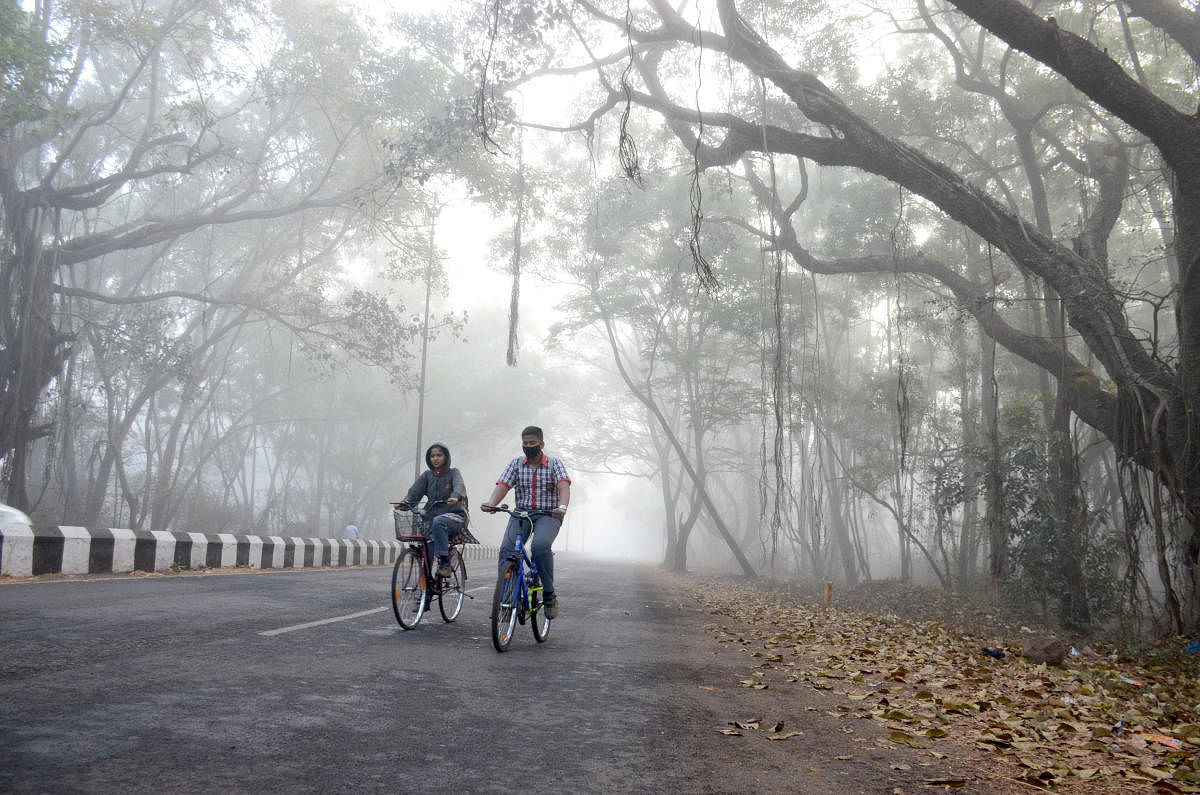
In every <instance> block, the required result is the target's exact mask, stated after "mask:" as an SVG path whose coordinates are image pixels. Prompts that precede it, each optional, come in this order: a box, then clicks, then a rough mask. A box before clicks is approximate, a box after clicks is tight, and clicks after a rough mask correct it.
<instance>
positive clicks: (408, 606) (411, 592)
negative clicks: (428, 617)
mask: <svg viewBox="0 0 1200 795" xmlns="http://www.w3.org/2000/svg"><path fill="white" fill-rule="evenodd" d="M423 568H424V567H423V566H422V560H421V555H420V554H419V553H417V551H416V550H414V549H412V548H409V549H406V550H404V552H402V553H400V557H399V558H397V560H396V567H395V568H393V569H392V612H393V613H395V614H396V621H398V622H399V623H400V626H402V627H404V628H405V629H412V628H413V627H415V626H416V625H417V624H418V623H420V621H421V615H422V614H423V613H424V612H425V591H426V582H425V572H424V571H423Z"/></svg>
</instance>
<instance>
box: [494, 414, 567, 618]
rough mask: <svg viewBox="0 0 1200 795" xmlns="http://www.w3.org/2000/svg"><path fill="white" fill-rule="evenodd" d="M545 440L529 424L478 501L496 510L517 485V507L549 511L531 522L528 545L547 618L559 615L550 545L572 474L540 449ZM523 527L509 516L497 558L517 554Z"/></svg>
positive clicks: (560, 462) (559, 523) (565, 499)
mask: <svg viewBox="0 0 1200 795" xmlns="http://www.w3.org/2000/svg"><path fill="white" fill-rule="evenodd" d="M544 444H545V442H544V440H543V437H542V429H541V428H539V427H537V426H536V425H530V426H529V427H527V428H525V430H523V431H521V452H522V453H523V455H520V456H518V457H516V458H514V459H513V460H511V461H509V462H508V466H507V467H505V468H504V472H503V473H501V475H500V479H499V480H497V481H496V487H495V488H494V489H492V496H491V497H489V498H488V500H487V502H484V503H481V504H480V505H479V509H480V510H481V511H483V512H484V513H495V512H496V507H495V506H496V505H497V504H499V502H500V500H502V499H504V495H505V494H508V491H509V489H516V495H517V508H519V509H521V510H523V511H551V515H550V516H539V517H538V518H537V520H536V522H535V523H534V526H533V546H532V547H531V548H530V553H531V556H532V557H533V562H534V563H535V564H537V568H538V573H539V575H540V577H541V580H542V603H543V604H544V605H545V607H546V615H547V617H549V618H555V617H557V616H558V597H557V596H555V593H554V557H553V554H552V553H551V551H550V545H551V544H553V543H554V539H555V538H557V537H558V531H559V529H560V528H561V527H562V521H563V517H564V516H566V515H567V505H568V504H569V503H570V502H571V478H570V477H569V476H568V475H567V468H566V467H565V466H563V462H562V461H560V460H558V459H557V458H551V457H549V456H547V455H546V454H545V453H544V452H542V447H543V445H544ZM524 527H525V523H524V521H523V520H521V519H519V518H518V517H515V516H513V517H510V518H509V520H508V528H507V529H506V530H505V531H504V540H503V541H502V542H501V544H500V562H501V564H503V563H504V561H505V560H507V559H508V558H509V556H511V555H514V554H516V548H517V533H519V532H521V530H522V528H524Z"/></svg>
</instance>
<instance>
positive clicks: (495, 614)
mask: <svg viewBox="0 0 1200 795" xmlns="http://www.w3.org/2000/svg"><path fill="white" fill-rule="evenodd" d="M496 510H497V511H499V512H502V513H507V514H509V515H510V516H512V517H514V518H516V519H519V520H521V521H524V522H525V524H526V526H527V528H528V533H520V532H518V533H516V534H515V536H516V538H515V539H514V540H515V543H514V545H513V551H512V552H511V553H510V554H509V555H508V556H507V557H505V558H504V559H503V560H501V561H500V572H499V576H498V579H497V581H496V592H495V594H494V596H493V599H492V644H493V645H494V646H495V647H496V651H500V652H502V651H504V650H505V649H507V648H508V644H509V643H510V642H511V641H512V635H513V629H514V628H515V626H516V624H517V623H518V622H519V623H521V624H525V623H526V620H527V619H532V620H531V621H530V623H531V624H532V627H533V636H534V638H535V639H536V640H537V642H538V643H544V642H545V641H546V638H547V636H548V635H549V632H550V620H549V618H548V617H547V616H548V613H546V612H545V606H544V603H543V601H542V598H541V594H542V591H543V586H542V583H541V578H540V572H539V571H538V566H537V564H536V563H535V562H534V561H533V558H532V557H531V556H530V554H529V546H530V545H531V544H532V543H533V537H534V520H535V519H537V518H538V517H540V516H549V515H551V514H550V512H549V511H521V510H512V509H510V508H509V507H508V506H507V505H498V506H496ZM510 578H515V580H510ZM510 589H511V590H510ZM538 613H541V615H538Z"/></svg>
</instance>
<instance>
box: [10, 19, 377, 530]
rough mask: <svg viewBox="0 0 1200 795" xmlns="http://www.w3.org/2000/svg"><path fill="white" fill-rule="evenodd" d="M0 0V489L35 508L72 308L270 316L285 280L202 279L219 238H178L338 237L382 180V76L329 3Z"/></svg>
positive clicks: (69, 348) (72, 328)
mask: <svg viewBox="0 0 1200 795" xmlns="http://www.w3.org/2000/svg"><path fill="white" fill-rule="evenodd" d="M2 5H3V11H2V13H0V23H2V24H3V29H2V30H0V40H3V41H4V42H5V43H6V47H5V48H6V50H7V52H6V59H5V60H4V61H3V62H0V68H3V82H2V83H0V92H2V93H0V221H2V226H0V243H2V246H0V459H2V460H3V463H4V473H3V478H2V480H3V481H4V483H5V486H6V489H5V499H6V500H7V501H8V502H11V503H13V504H16V505H19V506H22V507H28V505H29V501H28V497H27V474H26V473H27V469H28V466H27V460H28V458H27V457H28V455H29V453H30V450H31V449H32V446H33V444H34V442H36V441H37V440H39V439H41V438H45V437H48V436H49V435H50V434H51V433H52V432H53V430H54V423H53V422H52V421H49V420H48V419H47V418H46V417H45V416H44V415H43V414H41V413H40V411H41V409H42V407H43V401H44V397H45V396H46V395H47V393H48V392H49V391H52V390H53V384H54V382H55V379H57V378H58V377H59V374H60V371H61V370H62V365H63V363H64V362H65V361H67V360H68V359H69V358H70V357H71V356H72V354H73V352H75V351H77V350H78V349H79V347H80V346H81V340H80V339H79V338H78V336H77V334H76V333H75V332H76V330H77V329H78V327H79V326H78V325H77V324H76V321H75V320H74V319H73V315H74V314H75V312H76V310H78V309H79V308H80V304H79V303H78V302H80V301H87V302H93V303H96V302H99V303H101V304H102V303H104V302H110V303H111V304H112V305H113V306H117V305H125V306H128V307H129V312H130V313H132V314H136V313H138V312H144V311H146V308H147V307H148V306H152V307H158V308H161V307H162V306H163V305H164V304H166V303H169V302H171V301H176V302H190V303H192V304H193V305H203V304H205V303H211V304H213V305H215V306H230V305H236V306H239V307H241V308H242V309H244V310H246V311H249V312H251V313H257V314H259V315H261V314H272V313H277V312H278V310H279V309H280V306H279V302H278V300H277V295H278V293H277V292H274V293H273V292H269V291H265V288H266V287H267V286H268V285H265V284H263V283H261V281H255V280H249V279H239V278H238V277H237V274H236V273H235V274H233V275H232V276H230V275H229V274H227V273H226V274H225V276H226V278H220V274H221V272H222V268H221V267H220V266H219V265H218V266H217V267H216V268H215V269H213V270H212V271H209V266H210V265H211V263H209V262H207V258H208V257H209V256H211V254H212V252H213V248H212V247H210V246H208V245H207V243H206V241H204V240H203V239H202V238H196V237H193V238H192V240H193V243H192V244H191V245H188V244H187V241H188V238H189V235H194V234H195V233H196V232H197V231H201V230H214V229H231V228H234V227H235V226H237V227H240V228H241V229H242V230H243V231H246V230H247V229H249V228H250V227H251V226H252V225H253V224H255V223H262V222H266V221H270V220H271V219H278V218H283V217H292V218H303V223H304V224H305V225H306V227H305V229H306V231H305V232H303V233H299V234H297V233H293V234H292V236H291V237H292V239H293V240H295V239H297V238H300V239H301V243H302V244H303V243H304V242H305V239H307V240H308V241H318V242H317V245H319V244H320V243H319V242H320V240H321V239H323V238H325V239H328V238H329V237H330V236H333V235H336V234H338V230H339V229H342V228H344V219H345V216H346V214H347V213H350V212H357V211H358V210H359V208H360V207H361V205H362V203H363V201H364V199H365V197H367V196H368V195H369V193H370V191H371V190H372V189H374V188H377V187H378V186H380V185H382V184H385V183H386V182H387V181H388V180H387V179H386V178H385V177H384V172H385V162H384V161H385V157H386V155H385V154H384V153H383V152H382V151H381V150H380V149H379V147H378V140H379V138H381V137H382V135H383V134H382V133H381V132H380V131H379V130H378V129H375V125H376V123H377V122H378V118H379V115H380V112H379V110H378V108H380V107H388V103H380V104H376V103H377V102H378V101H379V100H381V99H384V98H385V97H386V89H387V87H388V83H387V77H388V76H387V74H386V73H385V72H384V71H382V70H379V69H373V68H372V67H373V66H375V65H376V64H377V62H378V60H379V59H378V58H377V57H375V56H374V55H373V54H372V52H371V51H370V49H369V48H368V46H367V44H366V40H365V37H364V35H363V34H362V32H361V30H359V29H358V28H357V26H356V25H355V24H354V23H353V21H352V20H351V19H350V18H348V17H347V16H346V15H345V14H344V13H342V12H339V11H338V10H337V9H336V8H334V7H333V6H331V5H329V4H321V3H313V4H305V6H304V7H287V6H278V7H276V8H275V9H271V8H268V7H266V4H259V3H257V2H254V0H248V1H247V2H235V3H229V2H220V0H166V1H165V2H161V3H150V4H143V3H124V2H116V3H106V2H99V0H82V1H81V2H73V3H62V4H59V3H55V2H49V1H47V2H40V3H38V4H37V5H36V7H35V11H34V12H33V13H32V14H26V13H25V12H23V11H21V10H20V9H19V8H18V7H17V6H16V5H15V4H13V3H12V2H11V0H5V2H4V3H3V4H2ZM14 42H15V43H16V44H20V45H21V46H19V47H17V46H14V47H12V48H11V49H10V48H8V47H7V44H9V43H14ZM8 53H11V54H12V55H11V56H9V55H8ZM181 243H182V244H181ZM306 254H307V252H306V251H304V250H303V245H300V246H298V247H297V252H296V257H297V259H298V260H301V261H303V260H304V259H305V257H306ZM85 269H86V270H87V271H88V273H89V275H88V276H87V277H86V278H84V277H82V276H81V274H80V271H83V270H85ZM136 273H141V274H143V275H146V274H149V277H148V278H144V279H143V278H133V277H132V276H131V274H136ZM189 273H190V274H191V275H192V276H194V277H195V278H194V279H192V280H191V283H190V284H188V283H187V280H186V279H185V278H184V275H186V274H189ZM206 273H207V274H208V275H210V276H211V277H212V278H210V279H208V280H207V281H205V280H204V279H203V276H204V275H205V274H206ZM185 284H187V286H183V285H185ZM193 285H194V287H193ZM284 287H286V285H285V286H284ZM71 299H75V300H76V301H77V304H76V306H75V307H71V306H70V305H69V303H68V302H69V301H70V300H71ZM161 311H167V312H170V311H172V310H169V309H167V310H161ZM284 312H287V310H284ZM84 323H85V324H86V320H85V321H84ZM167 328H170V326H169V325H168V326H167ZM60 386H61V387H62V389H63V390H68V391H69V389H70V385H68V384H60ZM61 391H62V390H60V392H61ZM114 441H115V440H114Z"/></svg>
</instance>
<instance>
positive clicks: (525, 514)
mask: <svg viewBox="0 0 1200 795" xmlns="http://www.w3.org/2000/svg"><path fill="white" fill-rule="evenodd" d="M492 508H493V509H494V510H495V511H496V512H497V513H506V514H508V515H510V516H518V517H520V518H522V519H533V518H534V517H537V516H553V515H554V511H551V510H545V509H539V510H536V511H522V510H521V509H520V508H509V507H508V504H507V503H505V504H503V505H493V506H492ZM481 510H482V509H481Z"/></svg>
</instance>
